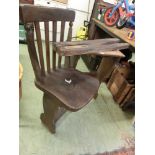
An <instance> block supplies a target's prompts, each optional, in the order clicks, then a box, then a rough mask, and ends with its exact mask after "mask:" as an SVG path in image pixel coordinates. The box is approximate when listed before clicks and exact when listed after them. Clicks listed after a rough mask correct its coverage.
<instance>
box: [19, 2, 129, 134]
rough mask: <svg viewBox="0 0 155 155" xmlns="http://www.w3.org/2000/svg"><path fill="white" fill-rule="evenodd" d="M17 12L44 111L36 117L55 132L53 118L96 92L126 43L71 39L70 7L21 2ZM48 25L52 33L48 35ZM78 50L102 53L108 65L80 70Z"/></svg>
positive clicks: (86, 101)
mask: <svg viewBox="0 0 155 155" xmlns="http://www.w3.org/2000/svg"><path fill="white" fill-rule="evenodd" d="M20 15H21V16H20V18H21V21H22V22H23V23H24V27H25V30H26V39H27V45H28V52H29V56H30V60H31V64H32V67H33V70H34V74H35V85H36V86H37V87H38V88H39V89H41V90H42V91H43V93H44V95H43V109H44V112H43V113H42V114H41V115H40V118H41V121H42V123H44V124H45V125H46V127H47V128H48V129H49V130H50V131H51V132H52V133H55V125H56V121H57V120H58V119H59V118H60V117H61V116H62V115H63V114H64V112H65V111H66V110H70V111H77V110H79V109H81V108H82V107H84V106H85V105H86V104H88V103H89V101H90V100H91V99H92V98H93V97H95V96H96V94H97V91H98V88H99V85H100V83H101V79H102V78H103V77H104V76H105V73H106V72H107V71H108V74H110V72H111V71H112V68H113V66H114V65H115V63H116V62H118V61H119V60H120V58H121V57H123V54H122V53H121V52H119V51H118V50H119V49H125V48H128V44H126V43H119V42H120V40H119V39H116V38H113V39H112V38H110V39H101V40H96V41H81V42H78V41H75V42H71V39H72V26H73V21H74V19H75V12H74V11H72V10H66V9H60V8H51V7H43V6H34V5H22V4H21V5H20ZM40 22H43V25H42V26H44V29H45V33H44V37H45V45H46V52H43V47H42V39H41V38H42V33H41V32H43V31H41V30H40ZM58 22H60V23H61V24H60V40H59V41H60V42H58V36H57V31H58V26H57V25H58ZM67 23H69V24H68V25H69V28H68V36H67V41H65V42H64V34H65V33H64V32H65V25H66V24H67ZM50 24H51V25H50ZM50 27H51V28H50ZM66 27H67V26H66ZM51 29H52V37H51V36H50V35H49V32H50V31H51ZM35 35H36V41H35V37H34V36H35ZM50 37H51V39H52V42H51V41H50V40H51V39H50ZM56 42H57V43H56ZM50 44H52V45H53V48H52V49H50ZM36 45H37V47H36ZM81 45H82V46H81ZM51 53H52V63H51V59H50V58H51ZM82 54H95V55H103V56H105V59H104V62H108V65H105V67H104V68H103V67H102V65H101V68H100V67H99V69H100V71H99V72H98V73H96V74H94V73H93V74H91V73H82V72H80V71H78V70H76V69H75V67H76V62H77V61H76V60H78V59H77V58H78V57H77V55H82ZM56 57H57V58H58V62H57V59H56ZM62 57H64V58H65V63H64V64H62ZM44 61H46V63H44ZM56 62H57V63H56ZM100 72H101V74H100ZM25 74H26V73H25ZM92 75H93V76H92Z"/></svg>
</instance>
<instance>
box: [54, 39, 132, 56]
mask: <svg viewBox="0 0 155 155" xmlns="http://www.w3.org/2000/svg"><path fill="white" fill-rule="evenodd" d="M101 40H104V39H101ZM128 47H129V44H127V43H111V44H102V43H97V44H95V43H94V44H92V42H91V43H85V44H83V45H80V44H79V45H66V46H64V45H63V46H60V45H59V44H58V43H57V44H56V47H55V49H56V50H57V53H58V54H59V55H63V56H74V55H83V54H95V55H103V56H114V57H123V54H122V53H120V52H115V51H116V50H121V49H126V48H128Z"/></svg>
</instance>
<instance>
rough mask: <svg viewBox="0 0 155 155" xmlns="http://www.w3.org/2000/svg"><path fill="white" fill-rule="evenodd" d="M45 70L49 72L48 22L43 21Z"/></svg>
mask: <svg viewBox="0 0 155 155" xmlns="http://www.w3.org/2000/svg"><path fill="white" fill-rule="evenodd" d="M44 27H45V43H46V63H47V72H48V73H50V46H49V22H44Z"/></svg>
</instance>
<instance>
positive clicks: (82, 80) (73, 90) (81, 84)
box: [35, 68, 100, 111]
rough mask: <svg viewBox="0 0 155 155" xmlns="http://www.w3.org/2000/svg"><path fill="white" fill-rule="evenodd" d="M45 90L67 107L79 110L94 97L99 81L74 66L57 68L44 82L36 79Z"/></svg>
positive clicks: (38, 84)
mask: <svg viewBox="0 0 155 155" xmlns="http://www.w3.org/2000/svg"><path fill="white" fill-rule="evenodd" d="M35 84H36V86H37V87H38V88H39V89H41V90H42V91H44V92H47V93H49V94H53V95H54V96H56V97H57V98H59V99H60V101H61V102H63V103H64V106H65V107H66V108H67V109H70V110H72V111H77V110H79V109H81V108H82V107H83V106H85V105H86V104H87V103H89V101H90V100H91V99H92V98H93V97H94V94H95V93H96V92H97V90H98V87H99V84H100V83H99V81H98V80H97V79H96V78H94V77H91V76H89V75H86V74H84V73H82V72H80V71H77V70H75V69H73V68H69V69H57V70H56V71H54V72H51V74H48V75H47V76H46V77H45V78H44V80H43V82H40V81H35Z"/></svg>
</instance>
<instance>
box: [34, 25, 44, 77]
mask: <svg viewBox="0 0 155 155" xmlns="http://www.w3.org/2000/svg"><path fill="white" fill-rule="evenodd" d="M34 25H35V30H36V37H37V44H38V52H39V60H40V66H41V74H42V75H45V67H44V58H43V48H42V41H41V33H40V25H39V22H35V23H34Z"/></svg>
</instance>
